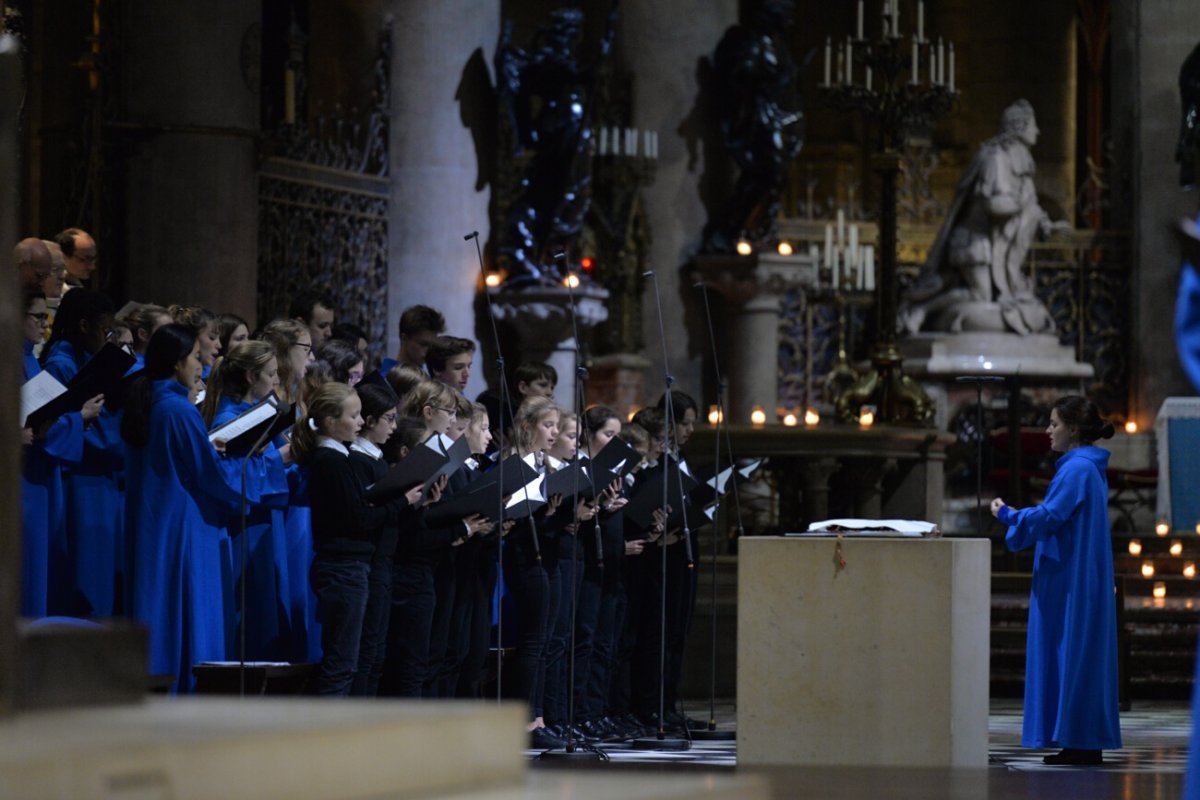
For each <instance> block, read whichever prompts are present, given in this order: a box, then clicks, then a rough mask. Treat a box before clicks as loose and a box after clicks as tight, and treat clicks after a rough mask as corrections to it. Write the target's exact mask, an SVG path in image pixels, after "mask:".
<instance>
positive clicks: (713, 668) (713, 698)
mask: <svg viewBox="0 0 1200 800" xmlns="http://www.w3.org/2000/svg"><path fill="white" fill-rule="evenodd" d="M696 287H697V288H698V289H700V294H701V296H703V297H704V318H705V320H706V321H707V323H708V341H709V344H710V345H711V346H712V358H713V373H714V374H715V376H716V379H717V430H716V436H714V437H713V442H714V444H713V451H714V454H713V464H714V467H713V476H714V483H715V480H716V476H717V475H720V474H721V429H722V428H725V435H726V436H728V435H729V428H728V426H726V425H725V376H724V375H722V374H721V365H720V361H718V360H717V337H716V333H715V332H714V331H713V324H712V311H711V310H710V308H709V305H708V287H707V286H706V285H705V284H704V283H703V282H701V283H697V284H696ZM728 452H729V466H730V470H731V472H730V475H729V481H730V484H731V486H732V487H733V489H734V491H735V492H736V491H737V472H736V470H737V462H736V461H735V460H734V458H733V448H729V450H728ZM713 488H714V489H717V487H716V486H713ZM716 494H717V510H716V512H714V513H713V520H714V521H715V520H717V519H718V518H719V517H718V514H720V511H721V494H720V492H719V491H718V492H717V493H716ZM735 498H736V494H735ZM735 505H736V508H737V512H738V513H737V520H738V534H739V535H741V529H742V509H741V503H740V502H736V501H735ZM717 533H718V531H717V529H716V527H715V526H714V528H713V548H712V560H711V562H710V573H711V595H710V600H709V602H710V603H711V609H710V621H709V627H710V633H711V641H710V643H709V665H708V667H709V675H708V726H707V727H706V728H704V729H703V730H698V731H692V732H691V733H690V735H691V737H692V738H693V739H695V740H697V741H702V742H722V741H729V740H731V739H736V738H737V734H736V733H735V732H733V731H719V730H717V543H718V538H717ZM684 716H685V719H686V715H684Z"/></svg>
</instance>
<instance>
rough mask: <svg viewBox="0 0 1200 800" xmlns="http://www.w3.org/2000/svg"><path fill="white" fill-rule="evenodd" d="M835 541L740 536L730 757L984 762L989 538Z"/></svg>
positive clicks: (758, 761)
mask: <svg viewBox="0 0 1200 800" xmlns="http://www.w3.org/2000/svg"><path fill="white" fill-rule="evenodd" d="M837 547H838V540H836V539H832V538H823V539H785V538H765V537H747V538H743V539H742V540H741V543H740V546H739V550H738V629H737V635H738V679H737V698H738V765H739V767H741V766H747V765H749V766H754V765H764V764H790V765H806V766H807V765H812V766H816V765H863V766H903V767H934V766H936V767H979V768H982V767H986V766H987V744H988V727H987V723H988V632H989V613H990V607H989V591H988V585H989V584H988V581H989V577H990V570H991V558H990V544H989V543H988V542H987V541H985V540H979V539H847V540H844V541H842V542H841V553H840V554H838V553H837V552H836V549H837ZM839 559H840V560H844V562H845V567H844V568H842V569H839V568H838V566H837V564H836V562H837V561H838V560H839Z"/></svg>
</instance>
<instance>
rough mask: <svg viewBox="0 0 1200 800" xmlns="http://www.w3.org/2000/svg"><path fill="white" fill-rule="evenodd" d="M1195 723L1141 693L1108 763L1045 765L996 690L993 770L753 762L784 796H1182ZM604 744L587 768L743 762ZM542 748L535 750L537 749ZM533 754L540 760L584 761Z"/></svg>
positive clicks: (720, 767)
mask: <svg viewBox="0 0 1200 800" xmlns="http://www.w3.org/2000/svg"><path fill="white" fill-rule="evenodd" d="M687 710H688V713H689V714H690V715H691V716H693V717H706V716H707V707H706V706H702V705H698V704H697V705H693V706H691V707H689V708H688V709H687ZM716 719H717V721H718V725H719V727H722V728H730V727H734V725H735V723H736V711H735V709H734V707H733V705H732V703H729V702H721V703H718V705H717V709H716ZM1190 729H1191V712H1190V709H1189V708H1188V705H1187V704H1186V703H1178V702H1141V703H1135V704H1134V707H1133V709H1132V710H1131V711H1128V712H1125V713H1123V714H1122V715H1121V731H1122V737H1123V739H1124V744H1125V746H1124V747H1123V748H1122V749H1120V750H1116V751H1111V752H1106V753H1105V764H1104V766H1102V767H1089V768H1064V767H1047V766H1045V765H1044V764H1042V761H1041V759H1042V756H1043V755H1045V753H1046V752H1049V751H1041V750H1026V749H1024V748H1022V747H1021V746H1020V735H1021V705H1020V701H1013V700H997V701H994V702H993V703H992V707H991V714H990V717H989V721H988V730H989V748H988V749H989V761H990V764H989V767H988V768H987V769H985V770H983V769H981V770H949V769H945V770H937V769H883V768H871V769H865V768H853V767H829V768H788V767H780V768H775V769H767V770H755V772H756V773H761V774H762V775H763V776H765V777H766V779H767V780H768V781H769V783H770V786H771V789H772V793H773V796H774V797H776V798H779V799H780V800H784V798H787V800H793V799H794V798H806V797H813V798H830V799H831V800H860V799H861V800H877V799H878V798H896V800H910V799H911V800H918V798H920V800H942V799H943V798H944V800H975V798H980V800H982V798H988V799H989V800H1010V799H1013V800H1015V798H1032V799H1034V800H1075V798H1079V799H1080V800H1083V799H1084V798H1086V799H1087V800H1108V799H1109V798H1112V799H1113V800H1116V799H1117V798H1121V799H1122V800H1160V798H1161V799H1162V800H1165V799H1166V798H1171V799H1172V800H1174V798H1178V797H1179V796H1180V794H1181V792H1182V788H1183V777H1184V772H1185V770H1186V765H1187V745H1188V737H1189V733H1190ZM896 735H898V736H903V735H904V732H903V731H896ZM604 751H605V753H606V755H607V756H608V759H609V760H608V761H607V762H605V763H598V764H592V765H589V766H585V767H582V768H585V769H605V770H621V771H625V770H629V771H638V770H642V771H668V772H674V771H684V770H687V771H691V770H700V771H712V772H718V773H719V772H726V771H730V770H736V769H737V748H736V744H735V743H733V742H729V743H721V742H713V743H708V742H696V743H694V744H693V747H692V749H691V750H689V751H687V752H685V753H661V752H637V751H633V750H632V749H630V748H629V747H628V746H621V745H617V746H605V748H604ZM537 755H538V753H537V752H534V751H531V752H530V756H531V757H536V756H537ZM534 763H535V766H536V768H537V769H539V770H541V769H548V770H550V769H570V768H580V767H579V766H578V765H576V766H573V767H562V766H556V765H555V764H547V763H546V762H541V761H535V762H534ZM738 772H739V773H741V772H742V771H741V770H738Z"/></svg>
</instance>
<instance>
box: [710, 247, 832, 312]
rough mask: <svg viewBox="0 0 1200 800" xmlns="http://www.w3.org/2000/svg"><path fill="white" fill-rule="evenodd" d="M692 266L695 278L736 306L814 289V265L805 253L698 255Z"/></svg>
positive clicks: (815, 265) (815, 277)
mask: <svg viewBox="0 0 1200 800" xmlns="http://www.w3.org/2000/svg"><path fill="white" fill-rule="evenodd" d="M692 265H693V272H694V275H695V277H697V278H700V279H702V280H703V281H704V282H705V283H707V284H708V285H709V286H710V287H712V288H713V289H714V290H716V291H718V292H720V293H721V294H723V295H725V296H726V297H728V298H729V299H730V300H732V301H734V302H735V303H739V304H746V303H749V302H750V301H752V300H754V299H757V298H761V297H762V296H764V295H769V296H774V297H778V296H780V295H782V294H784V293H785V292H788V291H790V290H793V289H805V288H810V287H813V286H816V285H817V262H816V260H815V259H813V258H812V257H811V256H810V255H808V254H807V253H804V254H797V255H791V256H781V255H777V254H775V253H757V254H754V255H749V256H730V255H699V256H696V258H695V260H694V261H693V262H692Z"/></svg>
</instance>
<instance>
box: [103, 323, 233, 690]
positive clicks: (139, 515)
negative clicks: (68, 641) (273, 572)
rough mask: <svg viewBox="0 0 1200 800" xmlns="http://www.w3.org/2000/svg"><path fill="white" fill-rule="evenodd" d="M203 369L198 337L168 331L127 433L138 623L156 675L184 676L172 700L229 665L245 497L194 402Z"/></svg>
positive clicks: (139, 389) (134, 393)
mask: <svg viewBox="0 0 1200 800" xmlns="http://www.w3.org/2000/svg"><path fill="white" fill-rule="evenodd" d="M201 368H202V364H201V363H200V358H199V349H198V346H197V343H196V335H195V333H193V332H191V331H189V330H188V329H187V328H184V327H182V326H180V325H175V324H172V325H164V326H163V327H162V328H160V329H159V330H158V331H156V332H155V333H154V335H153V336H152V337H151V339H150V344H149V345H148V346H147V347H146V369H145V371H144V372H143V373H142V374H141V375H139V376H137V377H135V378H134V379H133V383H132V384H131V385H130V387H129V392H128V395H127V398H126V402H125V412H126V413H125V417H124V420H123V421H122V424H121V434H122V436H124V437H125V441H126V442H127V443H128V445H129V447H128V485H127V488H126V497H125V500H126V506H125V518H126V524H127V526H128V534H129V546H130V550H131V551H132V554H133V558H132V567H131V573H132V582H131V583H132V586H131V590H130V601H131V609H132V612H133V613H132V615H133V617H134V618H135V619H137V620H139V621H141V622H143V623H144V624H145V625H146V626H147V627H148V628H149V630H150V672H151V673H152V674H155V675H174V676H176V679H175V682H174V684H173V690H174V691H188V690H190V689H191V688H192V686H193V681H192V674H191V667H192V666H193V665H195V664H198V663H200V662H202V661H212V660H222V659H224V658H225V655H226V651H225V617H224V604H223V599H224V598H223V592H222V585H221V564H222V552H221V541H222V539H223V536H224V534H223V529H222V527H221V526H222V523H223V522H224V521H225V520H226V519H227V518H228V517H229V515H230V514H233V513H236V511H237V509H238V504H239V502H240V496H241V495H240V492H239V489H238V488H237V487H236V486H231V485H230V484H229V483H228V482H227V481H226V480H225V479H224V473H223V471H222V469H221V465H220V464H219V463H218V461H219V457H218V455H217V452H216V450H215V449H214V448H213V446H212V445H211V444H210V443H209V441H208V434H207V433H206V432H205V429H204V420H203V418H202V417H201V416H200V412H199V410H197V408H196V407H195V406H194V405H193V404H192V401H191V398H190V396H189V395H190V392H191V390H192V388H193V387H194V386H195V385H196V383H197V381H199V379H200V371H201Z"/></svg>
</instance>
